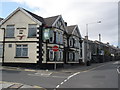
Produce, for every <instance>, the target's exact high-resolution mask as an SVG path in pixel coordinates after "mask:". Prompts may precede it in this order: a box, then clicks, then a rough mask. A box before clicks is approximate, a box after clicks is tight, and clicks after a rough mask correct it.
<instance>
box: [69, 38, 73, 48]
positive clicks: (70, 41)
mask: <svg viewBox="0 0 120 90" xmlns="http://www.w3.org/2000/svg"><path fill="white" fill-rule="evenodd" d="M69 46H70V47H73V38H70V39H69Z"/></svg>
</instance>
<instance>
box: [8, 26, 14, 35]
mask: <svg viewBox="0 0 120 90" xmlns="http://www.w3.org/2000/svg"><path fill="white" fill-rule="evenodd" d="M14 29H15V28H14V25H9V26H7V27H6V37H14Z"/></svg>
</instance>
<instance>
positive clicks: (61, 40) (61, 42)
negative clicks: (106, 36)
mask: <svg viewBox="0 0 120 90" xmlns="http://www.w3.org/2000/svg"><path fill="white" fill-rule="evenodd" d="M59 36H60V44H63V34H62V32H60V35H59Z"/></svg>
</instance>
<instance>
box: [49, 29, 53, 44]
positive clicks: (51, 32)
mask: <svg viewBox="0 0 120 90" xmlns="http://www.w3.org/2000/svg"><path fill="white" fill-rule="evenodd" d="M51 35H52V36H51ZM51 37H52V41H51V40H50V38H51ZM49 42H50V43H53V42H54V31H53V30H50V36H49Z"/></svg>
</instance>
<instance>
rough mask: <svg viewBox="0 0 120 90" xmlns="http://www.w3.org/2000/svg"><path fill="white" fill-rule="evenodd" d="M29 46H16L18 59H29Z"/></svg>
mask: <svg viewBox="0 0 120 90" xmlns="http://www.w3.org/2000/svg"><path fill="white" fill-rule="evenodd" d="M27 56H28V45H16V57H27Z"/></svg>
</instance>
